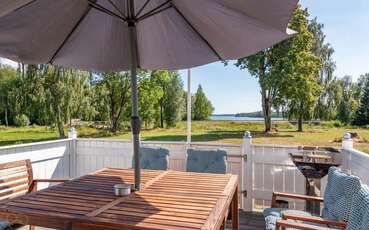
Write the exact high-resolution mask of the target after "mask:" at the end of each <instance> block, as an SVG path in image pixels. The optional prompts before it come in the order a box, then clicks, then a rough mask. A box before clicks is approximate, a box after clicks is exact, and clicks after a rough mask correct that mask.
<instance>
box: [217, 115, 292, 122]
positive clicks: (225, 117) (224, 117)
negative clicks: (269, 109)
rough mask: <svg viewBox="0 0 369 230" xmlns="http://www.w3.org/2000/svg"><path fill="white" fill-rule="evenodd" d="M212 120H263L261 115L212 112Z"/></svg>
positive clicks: (278, 119) (279, 118)
mask: <svg viewBox="0 0 369 230" xmlns="http://www.w3.org/2000/svg"><path fill="white" fill-rule="evenodd" d="M210 120H213V121H263V120H264V117H262V116H237V115H236V114H213V115H211V116H210ZM272 120H274V121H282V120H287V119H283V118H282V117H272Z"/></svg>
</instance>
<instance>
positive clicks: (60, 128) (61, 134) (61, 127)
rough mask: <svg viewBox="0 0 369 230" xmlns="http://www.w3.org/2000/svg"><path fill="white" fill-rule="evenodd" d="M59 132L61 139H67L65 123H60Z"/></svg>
mask: <svg viewBox="0 0 369 230" xmlns="http://www.w3.org/2000/svg"><path fill="white" fill-rule="evenodd" d="M58 131H59V138H60V139H62V138H65V134H64V124H63V122H60V121H59V122H58Z"/></svg>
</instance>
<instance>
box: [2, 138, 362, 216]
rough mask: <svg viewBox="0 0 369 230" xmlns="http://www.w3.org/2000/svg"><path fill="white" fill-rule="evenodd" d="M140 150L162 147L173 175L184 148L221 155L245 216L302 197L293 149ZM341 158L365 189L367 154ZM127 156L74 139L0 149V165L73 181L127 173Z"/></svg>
mask: <svg viewBox="0 0 369 230" xmlns="http://www.w3.org/2000/svg"><path fill="white" fill-rule="evenodd" d="M142 145H143V146H153V147H154V146H160V147H163V148H167V149H168V150H169V152H170V157H169V158H170V159H169V160H170V162H169V168H170V169H171V170H178V171H185V170H186V150H187V148H189V147H191V148H199V149H215V148H220V149H224V150H226V151H227V153H228V172H229V173H232V174H235V175H238V176H239V188H240V189H239V190H240V198H241V207H242V208H243V209H244V210H246V211H259V210H262V209H263V208H265V207H270V202H271V197H272V192H273V191H279V192H292V193H299V194H304V193H305V178H304V177H303V175H302V174H301V173H300V172H299V171H298V170H297V169H296V167H295V166H294V165H293V163H292V161H291V159H290V158H289V156H288V153H290V152H294V151H297V148H298V147H297V146H282V145H257V144H252V142H251V139H246V138H245V141H244V144H239V145H237V144H210V143H191V144H186V143H185V142H158V141H144V142H142ZM342 154H343V156H344V162H343V165H342V168H343V169H345V170H347V171H349V172H351V173H353V174H355V175H358V176H359V177H360V178H361V179H362V181H363V182H364V183H367V184H369V155H368V154H365V153H362V152H359V151H357V150H354V149H352V150H344V151H343V152H342ZM132 157H133V156H132V144H131V142H130V141H126V140H109V139H83V138H78V139H66V140H57V141H48V142H39V143H32V144H23V145H14V146H6V147H0V163H3V162H9V161H15V160H23V159H30V160H31V161H32V163H33V169H34V176H35V178H36V177H37V178H74V177H78V176H82V175H85V174H87V173H90V172H93V171H96V170H98V169H101V168H104V167H116V168H131V167H132ZM325 183H326V179H324V180H323V181H322V188H323V191H324V188H325ZM45 186H47V184H46V185H43V187H45ZM246 193H247V196H243V194H245V195H246ZM290 206H291V207H292V208H304V203H302V202H292V201H291V202H290Z"/></svg>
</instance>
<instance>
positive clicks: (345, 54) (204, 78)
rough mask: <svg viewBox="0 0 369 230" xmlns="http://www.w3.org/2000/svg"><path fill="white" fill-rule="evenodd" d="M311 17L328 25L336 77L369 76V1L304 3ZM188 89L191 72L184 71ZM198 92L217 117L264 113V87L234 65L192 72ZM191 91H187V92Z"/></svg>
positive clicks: (312, 0)
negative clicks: (220, 115) (205, 99)
mask: <svg viewBox="0 0 369 230" xmlns="http://www.w3.org/2000/svg"><path fill="white" fill-rule="evenodd" d="M300 3H301V4H302V5H303V6H304V7H307V8H308V9H309V12H310V17H311V18H314V17H317V18H318V22H320V23H323V24H324V33H325V34H326V41H327V42H329V43H331V45H332V46H333V48H334V49H335V53H334V56H333V58H334V60H335V61H336V65H337V69H336V71H335V76H337V77H343V76H345V75H351V76H352V77H353V79H354V80H355V79H357V78H358V77H359V76H360V75H361V74H364V73H367V72H369V1H368V0H352V1H345V0H301V1H300ZM180 73H181V76H182V79H183V81H184V84H185V87H187V71H180ZM191 73H192V87H191V91H192V92H195V91H196V89H197V87H198V85H199V84H201V86H202V87H203V89H204V91H205V94H206V96H207V97H208V98H209V99H210V100H211V102H212V103H213V106H214V107H215V111H214V113H215V114H233V113H239V112H253V111H258V110H261V97H260V87H259V85H258V82H257V79H255V78H254V77H252V76H250V74H249V73H248V72H247V70H239V69H237V68H236V67H235V66H233V65H228V66H226V67H224V65H223V64H222V63H219V62H218V63H213V64H209V65H205V66H201V67H197V68H194V69H192V72H191ZM186 89H187V88H186Z"/></svg>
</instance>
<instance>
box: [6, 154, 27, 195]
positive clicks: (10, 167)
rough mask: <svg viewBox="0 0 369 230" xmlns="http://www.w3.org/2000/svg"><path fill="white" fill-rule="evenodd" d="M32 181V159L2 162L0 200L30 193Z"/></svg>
mask: <svg viewBox="0 0 369 230" xmlns="http://www.w3.org/2000/svg"><path fill="white" fill-rule="evenodd" d="M32 181H33V172H32V165H31V162H30V160H22V161H14V162H9V163H2V164H0V200H3V199H7V198H12V197H15V196H19V195H23V194H25V193H28V192H29V189H30V185H31V183H32Z"/></svg>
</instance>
